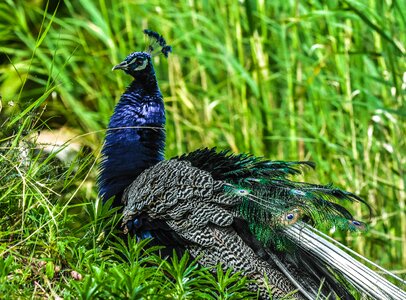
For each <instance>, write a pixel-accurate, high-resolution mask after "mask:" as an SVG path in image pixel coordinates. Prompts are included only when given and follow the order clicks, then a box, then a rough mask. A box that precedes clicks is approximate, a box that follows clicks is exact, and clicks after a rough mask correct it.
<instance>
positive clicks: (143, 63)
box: [134, 59, 148, 71]
mask: <svg viewBox="0 0 406 300" xmlns="http://www.w3.org/2000/svg"><path fill="white" fill-rule="evenodd" d="M147 64H148V59H144V61H143V62H142V65H140V66H138V67H136V68H135V69H134V70H135V71H140V70H144V69H145V67H146V66H147Z"/></svg>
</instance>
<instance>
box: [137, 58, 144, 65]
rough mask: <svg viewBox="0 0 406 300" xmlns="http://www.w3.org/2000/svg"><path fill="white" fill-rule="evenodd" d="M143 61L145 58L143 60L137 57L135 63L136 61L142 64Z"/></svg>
mask: <svg viewBox="0 0 406 300" xmlns="http://www.w3.org/2000/svg"><path fill="white" fill-rule="evenodd" d="M143 62H144V60H143V59H142V58H137V59H136V60H135V63H136V64H137V65H141V64H142V63H143Z"/></svg>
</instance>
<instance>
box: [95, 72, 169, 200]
mask: <svg viewBox="0 0 406 300" xmlns="http://www.w3.org/2000/svg"><path fill="white" fill-rule="evenodd" d="M164 146H165V108H164V102H163V99H162V94H161V92H160V90H159V88H158V85H157V82H156V78H155V73H154V71H153V69H151V70H150V71H149V72H148V73H147V74H143V76H138V78H137V79H136V80H134V81H133V82H132V83H131V85H130V86H129V87H128V88H127V90H126V92H125V93H124V94H123V95H122V96H121V99H120V101H119V102H118V104H117V105H116V107H115V109H114V114H113V116H112V117H111V119H110V123H109V126H108V131H107V135H106V140H105V144H104V146H103V149H102V155H103V160H102V163H101V170H100V174H99V178H98V184H99V194H100V195H101V196H102V197H103V200H104V201H106V200H108V199H109V198H111V197H112V196H117V195H118V197H116V200H115V201H114V203H115V205H120V199H119V198H120V197H121V193H122V192H123V190H124V189H125V188H126V187H127V186H129V185H130V184H131V182H132V181H134V179H135V178H136V177H137V176H138V175H139V174H140V173H141V172H142V171H144V170H145V169H147V168H149V167H150V166H152V165H154V164H156V163H157V162H159V161H161V160H163V159H164Z"/></svg>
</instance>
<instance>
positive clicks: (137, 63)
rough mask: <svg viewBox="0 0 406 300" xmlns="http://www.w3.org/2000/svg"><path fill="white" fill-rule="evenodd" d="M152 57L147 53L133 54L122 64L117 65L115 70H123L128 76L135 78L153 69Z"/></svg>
mask: <svg viewBox="0 0 406 300" xmlns="http://www.w3.org/2000/svg"><path fill="white" fill-rule="evenodd" d="M151 64H152V63H151V55H150V54H149V53H147V52H133V53H131V54H130V55H128V56H127V57H126V58H125V59H124V60H123V61H122V62H121V63H119V64H118V65H115V66H114V67H113V70H123V71H124V72H126V73H127V74H130V75H133V76H135V75H136V74H137V73H138V72H143V71H145V70H146V69H148V67H149V68H151Z"/></svg>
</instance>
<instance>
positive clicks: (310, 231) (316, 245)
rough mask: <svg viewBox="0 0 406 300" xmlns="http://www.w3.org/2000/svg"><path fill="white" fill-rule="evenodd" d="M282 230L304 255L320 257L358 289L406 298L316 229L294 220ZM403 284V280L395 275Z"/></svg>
mask: <svg viewBox="0 0 406 300" xmlns="http://www.w3.org/2000/svg"><path fill="white" fill-rule="evenodd" d="M284 233H285V234H286V235H287V236H288V238H289V239H291V240H292V241H293V242H294V243H295V244H296V245H297V246H298V247H299V248H301V249H302V250H303V251H305V252H306V253H307V254H308V255H310V256H312V257H314V258H316V259H318V260H321V261H323V262H324V263H325V264H326V265H329V266H330V267H331V268H332V269H333V270H334V271H335V272H336V273H338V274H340V275H342V276H343V277H344V278H345V279H346V280H347V281H348V282H350V283H351V284H352V285H353V286H355V287H356V288H357V289H358V290H360V291H362V292H363V293H365V294H367V295H369V296H370V297H372V298H374V299H394V300H402V299H406V292H404V291H403V290H401V289H400V288H398V287H397V286H395V285H394V284H392V283H391V282H389V281H388V280H386V279H385V278H383V277H382V276H380V275H379V274H377V273H376V272H374V271H372V270H371V269H369V268H368V267H366V266H365V265H363V264H362V263H360V262H358V261H357V260H355V259H354V258H353V257H352V256H350V255H348V254H347V253H346V252H344V251H343V250H341V249H340V248H338V247H337V246H335V245H333V244H332V243H330V242H329V241H328V240H327V239H325V238H322V237H321V236H320V234H321V233H320V232H318V231H317V230H316V229H314V228H312V227H310V226H308V225H305V224H294V225H293V226H290V227H287V228H285V229H284ZM398 280H399V281H400V282H401V283H402V284H403V285H406V282H405V281H403V280H402V279H400V278H398Z"/></svg>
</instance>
